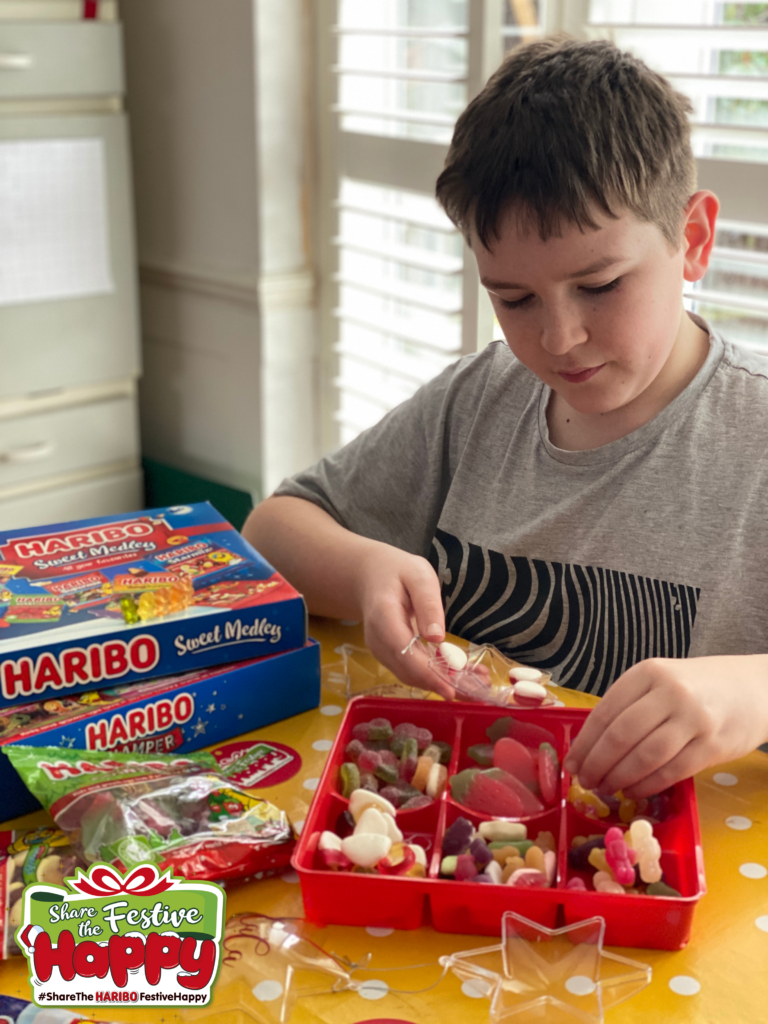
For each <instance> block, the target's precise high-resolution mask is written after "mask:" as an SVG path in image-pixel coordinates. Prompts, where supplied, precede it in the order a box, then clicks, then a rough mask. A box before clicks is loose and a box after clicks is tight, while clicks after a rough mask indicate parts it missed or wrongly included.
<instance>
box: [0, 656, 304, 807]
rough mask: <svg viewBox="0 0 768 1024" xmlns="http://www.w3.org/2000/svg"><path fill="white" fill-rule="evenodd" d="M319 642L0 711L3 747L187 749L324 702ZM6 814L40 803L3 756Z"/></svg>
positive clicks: (0, 787)
mask: <svg viewBox="0 0 768 1024" xmlns="http://www.w3.org/2000/svg"><path fill="white" fill-rule="evenodd" d="M319 700H320V645H319V644H318V643H317V641H316V640H308V641H307V643H306V644H304V646H303V647H299V648H297V649H296V650H293V651H283V652H282V653H281V654H272V655H267V656H265V657H263V658H252V659H250V660H249V661H239V662H234V663H231V664H229V665H221V666H218V667H216V668H209V669H201V670H198V671H196V672H185V673H184V674H183V675H180V676H167V677H165V678H163V679H154V680H149V681H147V682H143V683H128V684H124V685H118V686H113V687H111V688H110V689H105V690H89V691H88V692H86V693H80V694H75V695H74V696H70V695H69V694H60V695H56V696H53V697H50V698H48V699H47V700H44V701H39V702H38V703H36V704H20V705H14V706H13V707H12V708H6V709H5V710H4V711H3V712H2V713H0V750H2V749H4V748H5V747H6V746H7V745H9V744H15V743H21V744H24V745H27V746H35V747H65V748H72V749H75V750H117V751H124V752H132V753H139V754H171V753H187V752H188V751H193V750H200V749H201V748H202V747H206V746H210V745H212V744H216V743H220V742H222V741H223V740H227V739H230V738H231V737H233V736H238V735H240V734H241V733H243V732H246V731H248V730H250V729H258V728H260V727H261V726H264V725H270V724H271V723H272V722H276V721H278V720H280V719H282V718H287V717H289V716H290V715H298V714H300V713H301V712H302V711H309V710H310V708H314V707H317V705H318V703H319ZM0 791H2V793H3V816H4V818H12V817H15V816H16V815H18V814H26V813H27V812H28V811H32V810H34V809H35V808H36V807H39V806H40V805H39V803H38V801H37V800H36V799H35V797H34V796H32V794H31V793H30V792H29V790H27V789H26V787H25V786H24V784H23V783H22V781H21V779H20V778H19V775H18V774H17V773H16V771H15V770H14V769H13V767H12V766H11V764H10V761H9V760H8V758H6V757H0Z"/></svg>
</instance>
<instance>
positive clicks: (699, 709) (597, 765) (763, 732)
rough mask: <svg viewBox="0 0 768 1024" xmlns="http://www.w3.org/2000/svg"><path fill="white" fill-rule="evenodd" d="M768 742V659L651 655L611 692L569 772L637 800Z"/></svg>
mask: <svg viewBox="0 0 768 1024" xmlns="http://www.w3.org/2000/svg"><path fill="white" fill-rule="evenodd" d="M767 740H768V655H763V654H752V655H742V656H733V657H713V658H679V659H678V658H651V659H649V660H648V661H641V662H639V663H638V664H637V665H633V666H632V668H630V669H629V670H628V671H627V672H625V673H624V675H623V676H621V677H620V678H619V679H617V680H616V682H615V683H614V684H613V685H612V686H611V688H610V689H609V690H608V693H607V694H606V696H605V697H604V698H603V699H602V700H601V701H600V703H599V704H598V706H597V707H596V708H595V709H594V711H592V713H591V714H590V715H589V717H588V718H587V720H586V722H585V723H584V727H583V728H582V730H581V732H580V733H579V734H578V736H577V737H576V739H575V740H574V743H573V746H572V747H571V749H570V751H569V752H568V755H567V756H566V759H565V763H564V767H565V768H566V770H567V771H569V772H570V773H571V774H574V775H578V777H579V782H580V783H581V784H582V785H583V786H585V787H586V788H587V789H597V790H599V791H600V792H603V793H615V792H616V791H617V790H619V789H620V790H622V791H623V793H624V795H625V796H627V797H628V798H630V799H639V798H640V797H644V796H651V795H653V794H654V793H659V792H661V791H662V790H663V789H666V788H667V786H671V785H672V784H673V783H675V782H679V781H680V779H685V778H687V777H688V776H689V775H694V774H695V773H696V772H699V771H702V770H703V769H704V768H708V767H710V766H712V765H715V764H721V763H722V762H724V761H732V760H735V759H736V758H739V757H743V756H744V755H745V754H748V753H750V752H751V751H753V750H755V748H756V747H758V746H760V744H761V743H765V742H766V741H767Z"/></svg>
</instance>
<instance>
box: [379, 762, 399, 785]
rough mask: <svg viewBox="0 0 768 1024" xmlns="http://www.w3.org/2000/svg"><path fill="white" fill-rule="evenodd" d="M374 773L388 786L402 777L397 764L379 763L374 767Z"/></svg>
mask: <svg viewBox="0 0 768 1024" xmlns="http://www.w3.org/2000/svg"><path fill="white" fill-rule="evenodd" d="M373 774H374V775H375V776H376V778H377V779H381V780H382V781H383V782H385V783H386V784H387V785H388V786H391V785H394V783H395V782H397V780H398V779H399V778H400V773H399V772H398V770H397V768H396V766H395V765H392V764H380V765H378V766H377V767H376V768H375V769H374V772H373Z"/></svg>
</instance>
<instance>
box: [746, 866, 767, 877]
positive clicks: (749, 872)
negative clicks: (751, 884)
mask: <svg viewBox="0 0 768 1024" xmlns="http://www.w3.org/2000/svg"><path fill="white" fill-rule="evenodd" d="M739 874H740V875H744V877H745V878H765V876H766V875H768V868H767V867H765V866H764V865H763V864H751V863H750V864H742V865H741V867H740V868H739Z"/></svg>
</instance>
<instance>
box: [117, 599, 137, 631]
mask: <svg viewBox="0 0 768 1024" xmlns="http://www.w3.org/2000/svg"><path fill="white" fill-rule="evenodd" d="M120 611H121V612H122V613H123V619H124V620H125V622H127V623H128V625H129V626H132V625H134V623H136V622H138V621H139V609H138V606H137V604H136V602H135V601H134V600H133V598H132V597H124V598H122V599H121V601H120Z"/></svg>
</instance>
